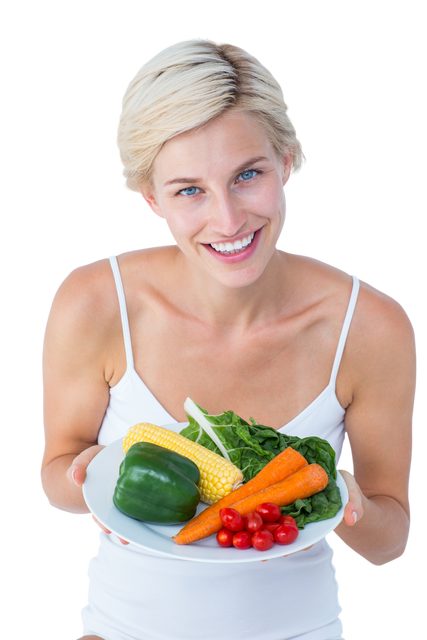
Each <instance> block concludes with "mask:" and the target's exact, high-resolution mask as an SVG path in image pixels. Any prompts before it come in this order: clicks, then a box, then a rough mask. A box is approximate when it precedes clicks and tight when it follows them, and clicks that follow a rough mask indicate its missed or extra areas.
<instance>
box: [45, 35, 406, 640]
mask: <svg viewBox="0 0 427 640" xmlns="http://www.w3.org/2000/svg"><path fill="white" fill-rule="evenodd" d="M118 143H119V147H120V151H121V157H122V161H123V163H124V166H125V175H126V177H127V183H128V186H129V187H130V188H131V189H133V190H135V191H139V192H141V194H142V195H143V197H144V199H145V200H146V202H147V203H148V204H149V206H150V207H151V209H152V210H153V211H154V213H156V214H157V215H159V216H161V217H162V218H164V219H165V220H166V223H167V224H168V226H169V229H170V230H171V232H172V234H173V236H174V239H175V241H176V245H174V246H171V247H160V248H155V249H150V250H144V251H135V252H132V253H128V254H124V255H121V256H119V258H118V260H116V259H115V258H111V259H110V261H108V260H103V261H100V262H96V263H94V264H91V265H87V266H85V267H82V268H80V269H77V270H76V271H74V272H73V273H72V274H71V275H70V276H69V277H68V278H67V279H66V280H65V282H64V283H63V284H62V286H61V287H60V289H59V291H58V293H57V295H56V298H55V300H54V303H53V306H52V311H51V314H50V318H49V322H48V326H47V331H46V340H45V356H44V373H45V408H46V409H45V414H46V415H45V422H46V450H45V455H44V460H43V470H42V477H43V485H44V488H45V491H46V494H47V495H48V497H49V500H50V502H51V503H52V504H53V505H54V506H57V507H58V508H61V509H66V510H68V511H72V512H76V513H85V512H88V509H87V506H86V504H85V502H84V499H83V496H82V490H81V485H82V484H83V482H84V479H85V475H86V467H87V465H88V464H89V462H90V461H91V460H92V459H93V457H94V456H95V455H96V454H97V453H98V452H99V451H100V450H101V449H102V447H103V446H105V445H108V444H109V443H110V442H113V441H114V440H117V439H118V438H120V437H122V436H123V435H124V434H125V433H126V431H127V429H128V427H129V426H131V425H133V424H135V423H137V422H142V421H146V422H153V423H155V424H158V425H166V424H175V425H176V430H177V431H179V430H180V429H181V427H180V425H179V423H180V422H183V421H185V420H186V416H185V411H184V407H183V403H184V400H185V398H186V397H187V396H190V397H191V398H193V399H194V400H195V401H196V402H197V403H198V404H200V405H201V406H203V407H204V408H206V409H208V411H209V412H210V413H213V414H219V413H222V412H223V411H224V410H225V409H233V410H234V411H235V412H236V413H237V414H239V415H241V416H242V417H244V418H246V419H248V418H249V416H254V417H255V418H256V419H257V420H258V422H260V423H262V424H268V425H270V426H272V427H274V428H275V429H280V430H281V431H283V432H285V433H290V434H292V435H297V436H300V437H304V436H307V435H318V436H320V437H324V438H326V439H328V440H329V442H330V443H331V444H332V446H333V447H334V449H335V450H336V453H337V458H338V457H339V454H340V451H341V448H342V443H343V440H344V434H345V431H347V433H348V437H349V441H350V444H351V449H352V455H353V459H354V476H353V475H351V474H350V473H348V472H345V471H343V472H342V474H343V477H344V478H345V481H346V483H347V485H348V489H349V496H350V499H349V503H348V504H347V505H346V508H345V514H344V520H343V522H342V523H341V524H340V525H339V526H338V527H337V529H336V533H337V534H338V535H339V536H340V537H341V538H342V540H344V542H345V543H346V544H348V545H349V546H350V547H351V548H352V549H354V550H355V551H356V552H357V553H359V554H360V555H361V556H363V557H364V558H366V559H368V560H369V561H370V562H372V563H374V564H382V563H385V562H388V561H390V560H392V559H394V558H396V557H398V556H399V555H401V554H402V552H403V550H404V548H405V544H406V539H407V535H408V528H409V506H408V495H407V489H408V476H409V466H410V433H411V415H412V405H413V396H414V384H415V383H414V369H415V365H414V359H415V356H414V340H413V334H412V328H411V325H410V323H409V321H408V319H407V317H406V315H405V313H404V312H403V310H402V309H401V308H400V306H399V305H398V304H397V303H396V302H394V301H393V300H391V299H390V298H388V297H387V296H385V295H384V294H382V293H380V292H378V291H376V290H375V289H373V288H372V287H370V286H369V285H367V284H365V283H359V282H358V280H357V278H354V277H353V278H352V277H350V276H349V275H347V274H346V273H344V272H342V271H340V270H338V269H336V268H333V267H331V266H328V265H326V264H323V263H320V262H318V261H316V260H313V259H309V258H306V257H302V256H296V255H291V254H288V253H284V252H281V251H278V250H277V249H276V243H277V240H278V238H279V235H280V233H281V231H282V228H283V224H284V221H285V198H284V193H283V187H284V186H285V185H286V183H287V181H288V179H289V176H290V173H291V171H292V169H294V170H296V169H298V168H299V166H300V164H301V159H302V152H301V148H300V145H299V142H298V140H297V139H296V135H295V131H294V128H293V126H292V124H291V123H290V121H289V119H288V116H287V113H286V105H285V103H284V102H283V96H282V92H281V89H280V87H279V86H278V84H277V82H276V81H275V80H274V78H273V77H272V76H271V74H270V73H269V72H268V71H267V70H266V69H265V68H264V67H263V66H262V65H260V63H259V62H258V61H257V60H255V59H254V58H253V57H252V56H250V55H249V54H247V53H246V52H244V51H242V50H241V49H238V48H237V47H234V46H231V45H222V46H217V45H215V44H213V43H211V42H208V41H190V42H184V43H180V44H177V45H174V46H172V47H170V48H168V49H166V50H165V51H163V52H162V53H160V54H159V55H158V56H156V57H155V58H153V59H152V60H151V61H150V62H149V63H147V64H146V65H145V66H144V67H143V68H142V69H141V70H140V71H139V73H138V74H137V76H136V77H135V79H134V80H133V82H132V83H131V84H130V86H129V87H128V90H127V92H126V95H125V98H124V102H123V112H122V116H121V121H120V127H119V137H118ZM331 557H332V552H331V550H330V548H329V546H328V544H327V543H326V541H322V542H319V543H318V544H316V545H314V546H313V547H312V548H311V549H309V550H306V551H303V552H300V553H298V554H295V555H293V556H288V557H286V558H280V559H278V560H270V561H268V562H265V563H262V562H259V563H247V564H237V565H234V564H230V565H228V564H226V565H224V564H220V565H214V564H204V563H200V564H199V563H192V562H184V561H181V560H170V559H165V558H161V557H156V556H155V555H154V554H147V553H146V552H142V550H141V549H140V548H138V547H135V546H134V545H132V544H131V545H128V544H127V543H126V541H125V540H119V539H118V538H117V537H116V536H114V535H113V534H111V535H109V532H108V531H106V530H105V529H104V531H103V532H101V544H100V550H99V553H98V556H97V557H96V558H95V559H94V560H92V562H91V565H90V578H91V583H90V591H89V604H88V606H87V607H86V608H85V609H84V610H83V624H84V634H85V635H84V637H86V638H102V639H103V640H136V639H138V640H139V639H142V638H144V640H145V639H150V640H151V639H154V638H156V639H165V640H171V639H177V640H178V639H184V638H185V639H186V640H189V639H192V638H194V639H196V638H197V640H199V639H200V638H201V637H203V638H205V639H215V640H218V638H222V639H224V640H226V639H228V638H233V639H234V638H243V637H244V638H248V639H253V640H255V639H257V640H260V639H261V638H262V640H273V639H274V640H284V639H285V638H288V639H289V638H295V637H297V636H298V638H299V640H325V639H329V640H331V639H332V638H340V637H341V633H342V626H341V622H340V620H339V613H340V607H339V604H338V598H337V585H336V582H335V576H334V569H333V566H332V563H331Z"/></svg>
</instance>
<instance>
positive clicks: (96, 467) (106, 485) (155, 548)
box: [83, 425, 348, 562]
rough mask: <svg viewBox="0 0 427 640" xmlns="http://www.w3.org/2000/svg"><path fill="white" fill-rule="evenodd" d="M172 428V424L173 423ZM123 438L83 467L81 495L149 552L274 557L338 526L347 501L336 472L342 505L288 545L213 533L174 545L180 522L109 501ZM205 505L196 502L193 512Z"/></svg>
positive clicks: (202, 557)
mask: <svg viewBox="0 0 427 640" xmlns="http://www.w3.org/2000/svg"><path fill="white" fill-rule="evenodd" d="M174 426H175V428H176V425H174ZM122 442H123V439H122V438H120V439H119V440H116V441H115V442H113V443H112V444H110V445H109V446H108V447H105V449H102V451H100V453H98V455H97V456H95V458H94V459H93V460H92V462H91V463H90V464H89V466H88V468H87V477H86V480H85V482H84V484H83V495H84V498H85V500H86V504H87V506H88V507H89V510H90V511H91V512H92V513H93V515H94V516H95V517H96V518H97V519H98V520H99V522H101V523H102V524H103V525H104V526H105V527H107V529H109V530H110V531H112V532H113V533H115V534H116V535H117V536H119V537H120V538H123V539H124V540H127V541H128V542H131V543H133V544H135V545H137V546H138V547H142V548H143V549H147V550H148V551H150V552H154V553H156V554H160V555H162V556H169V557H172V558H179V559H181V560H191V561H194V562H255V561H257V560H258V561H259V560H268V559H270V558H277V557H280V556H283V555H286V554H288V553H294V552H296V551H301V550H302V549H305V548H306V547H309V546H310V545H312V544H314V543H315V542H319V540H322V539H323V538H324V537H325V536H326V535H327V534H328V533H330V532H331V531H333V530H334V529H335V527H337V526H338V525H339V523H340V522H341V520H342V519H343V516H344V505H345V504H347V502H348V492H347V486H346V484H345V482H344V480H343V478H342V476H341V475H340V473H338V477H337V484H338V487H339V490H340V491H341V498H342V502H343V506H342V507H341V509H340V510H339V511H338V513H337V514H336V515H335V516H334V517H333V518H329V519H328V520H322V521H321V522H315V523H311V524H308V525H306V527H305V529H303V530H302V531H300V532H299V536H298V538H297V539H296V540H295V542H293V543H292V544H289V545H286V546H284V545H279V544H274V545H273V547H272V548H271V549H269V550H268V551H257V550H256V549H254V548H251V549H245V550H241V549H235V548H234V547H231V548H225V549H224V548H223V547H220V546H219V545H218V543H217V541H216V538H215V536H214V535H212V536H209V537H208V538H205V539H204V540H200V541H199V542H193V543H191V544H188V545H178V544H176V543H175V542H174V541H173V540H172V539H171V537H172V536H174V535H176V534H177V533H178V531H180V529H182V527H183V526H184V525H154V524H147V523H144V522H140V521H139V520H134V519H133V518H129V517H128V516H126V515H125V514H124V513H122V512H121V511H119V509H117V507H115V506H114V504H113V493H114V489H115V486H116V482H117V478H118V477H119V466H120V463H121V461H122V460H123V458H124V454H123V449H122ZM206 507H207V505H205V504H203V503H200V504H199V506H198V507H197V513H200V511H202V510H203V509H205V508H206Z"/></svg>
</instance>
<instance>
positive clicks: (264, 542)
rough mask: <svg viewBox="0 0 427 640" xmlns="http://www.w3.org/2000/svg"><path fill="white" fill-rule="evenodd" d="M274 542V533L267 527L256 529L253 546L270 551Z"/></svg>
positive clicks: (259, 549)
mask: <svg viewBox="0 0 427 640" xmlns="http://www.w3.org/2000/svg"><path fill="white" fill-rule="evenodd" d="M273 544H274V538H273V534H272V533H270V531H267V530H266V529H260V530H259V531H255V533H254V534H253V536H252V546H253V547H255V549H258V551H268V549H271V547H272V546H273Z"/></svg>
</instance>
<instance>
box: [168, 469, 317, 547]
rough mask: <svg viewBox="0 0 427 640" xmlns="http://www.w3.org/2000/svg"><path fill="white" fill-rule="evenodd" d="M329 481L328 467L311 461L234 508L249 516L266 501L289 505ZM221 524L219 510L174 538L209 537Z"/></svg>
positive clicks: (181, 541) (181, 540) (179, 540)
mask: <svg viewBox="0 0 427 640" xmlns="http://www.w3.org/2000/svg"><path fill="white" fill-rule="evenodd" d="M327 484H328V474H327V473H326V471H325V470H324V469H323V468H322V467H321V466H320V465H318V464H316V463H314V464H309V465H308V466H306V467H303V468H302V469H300V470H299V471H297V472H296V473H294V474H292V475H291V476H289V477H288V478H286V479H285V480H282V481H281V482H277V483H276V484H273V485H271V486H270V487H267V488H266V489H262V490H261V491H258V492H257V493H254V494H253V495H250V496H248V497H246V498H244V499H243V500H240V501H239V502H236V503H234V504H233V507H232V508H233V509H236V511H238V512H239V513H240V514H241V515H242V516H243V517H245V516H247V515H248V513H251V511H255V509H256V508H257V507H259V505H260V504H262V503H263V502H272V503H273V504H277V506H278V507H285V506H287V505H288V504H292V503H293V502H295V500H298V499H300V500H302V499H304V498H309V497H310V496H312V495H314V494H315V493H319V491H322V490H323V489H324V488H325V487H326V485H327ZM221 528H222V522H221V518H220V517H219V514H215V515H213V516H212V517H211V518H208V520H205V521H204V522H202V523H201V524H200V526H197V527H192V528H191V529H188V531H187V532H184V531H183V530H181V531H180V532H179V533H178V535H176V536H175V537H174V538H173V540H174V541H175V542H176V543H177V544H189V543H190V542H196V541H197V540H202V539H203V538H207V537H208V536H210V535H212V534H214V533H217V532H218V531H219V530H220V529H221Z"/></svg>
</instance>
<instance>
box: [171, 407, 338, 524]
mask: <svg viewBox="0 0 427 640" xmlns="http://www.w3.org/2000/svg"><path fill="white" fill-rule="evenodd" d="M197 406H198V405H197ZM199 409H200V410H201V411H203V413H204V414H205V416H206V419H207V420H208V421H209V423H210V425H212V429H213V431H214V432H215V435H216V436H217V437H218V438H219V440H220V441H221V443H222V445H223V446H224V448H225V449H226V450H227V453H228V455H229V457H230V460H231V462H232V463H233V464H234V465H236V467H238V468H239V469H241V471H242V473H243V477H244V480H245V482H248V481H249V480H251V479H252V478H253V477H254V476H256V474H257V473H258V472H259V471H261V469H262V468H263V467H265V465H266V464H267V463H268V462H269V461H270V460H272V459H273V458H274V457H275V456H276V455H278V454H279V453H280V452H281V451H283V450H284V449H286V448H287V447H292V448H293V449H295V450H296V451H298V452H299V453H301V455H303V456H304V458H305V459H306V460H307V462H308V463H309V464H312V463H317V464H319V465H320V466H321V467H323V469H325V471H326V473H327V474H328V478H329V482H328V485H327V487H326V488H325V489H324V490H323V491H321V492H320V493H317V494H315V495H314V496H311V497H310V498H306V499H304V500H296V501H295V502H294V503H293V504H291V505H289V506H287V507H282V513H283V514H287V515H291V516H292V517H294V518H295V520H296V522H297V525H298V528H300V529H304V527H305V525H306V524H308V523H310V522H319V521H320V520H326V519H327V518H332V517H333V516H334V515H335V514H336V513H337V512H338V511H339V509H340V508H341V506H342V501H341V496H340V491H339V489H338V486H337V484H336V482H335V480H336V477H337V470H336V466H335V451H334V450H333V448H332V447H331V445H330V444H329V442H327V440H323V439H322V438H319V437H317V436H310V437H307V438H298V437H297V436H290V435H287V434H283V433H280V432H279V431H276V430H275V429H272V428H271V427H267V426H265V425H262V424H258V423H257V422H256V421H255V420H254V419H253V418H250V423H248V422H246V421H245V420H243V419H242V418H240V417H239V416H238V415H237V414H235V413H234V412H233V411H224V413H222V414H220V415H210V414H208V413H207V411H205V409H202V407H199ZM187 417H188V420H189V426H188V427H185V428H184V429H183V430H182V431H181V435H183V436H185V437H186V438H188V439H189V440H192V441H193V442H198V443H199V444H201V445H203V446H204V447H206V448H207V449H210V450H211V451H215V453H217V454H218V455H221V452H220V450H219V448H218V447H217V445H216V444H215V443H214V442H213V440H212V439H211V438H210V437H209V436H208V435H207V433H206V432H205V431H204V430H203V429H202V428H201V427H200V425H199V424H198V422H197V421H196V420H194V418H193V417H192V416H190V415H187Z"/></svg>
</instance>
